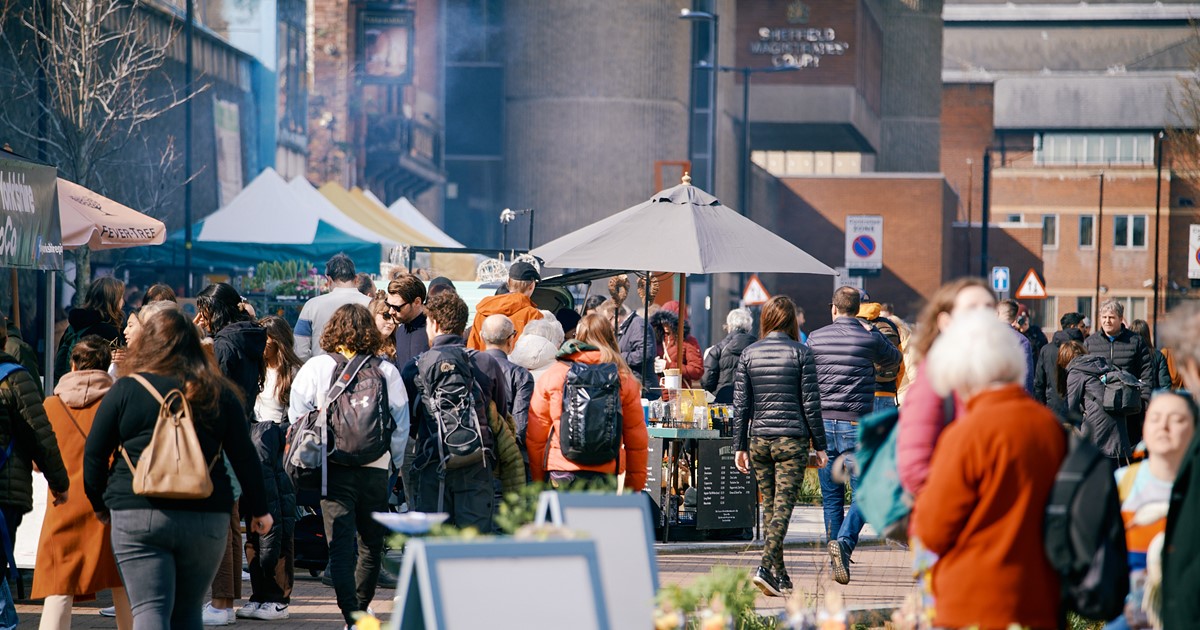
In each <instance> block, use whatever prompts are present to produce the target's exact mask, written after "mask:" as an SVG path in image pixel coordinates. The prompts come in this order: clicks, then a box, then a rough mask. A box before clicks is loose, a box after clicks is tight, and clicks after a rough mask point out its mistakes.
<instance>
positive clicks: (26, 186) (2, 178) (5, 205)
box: [0, 153, 63, 269]
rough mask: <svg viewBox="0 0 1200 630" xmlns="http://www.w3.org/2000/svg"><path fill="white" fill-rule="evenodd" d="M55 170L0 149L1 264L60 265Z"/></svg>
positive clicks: (61, 258)
mask: <svg viewBox="0 0 1200 630" xmlns="http://www.w3.org/2000/svg"><path fill="white" fill-rule="evenodd" d="M57 180H58V171H57V170H56V169H55V168H53V167H50V166H42V165H40V164H34V163H32V162H27V161H24V160H21V159H18V158H15V157H12V156H10V155H8V154H2V153H0V267H16V268H18V269H62V264H63V248H62V233H61V229H60V226H59V218H58V186H57Z"/></svg>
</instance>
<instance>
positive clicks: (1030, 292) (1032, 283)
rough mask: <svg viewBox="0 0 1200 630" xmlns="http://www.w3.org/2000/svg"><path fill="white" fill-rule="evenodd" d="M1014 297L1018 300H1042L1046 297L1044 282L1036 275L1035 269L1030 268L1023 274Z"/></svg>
mask: <svg viewBox="0 0 1200 630" xmlns="http://www.w3.org/2000/svg"><path fill="white" fill-rule="evenodd" d="M1015 297H1016V298H1017V299H1018V300H1044V299H1046V297H1047V296H1046V284H1045V283H1044V282H1042V279H1041V278H1039V277H1038V275H1037V272H1036V271H1034V270H1033V269H1030V270H1029V272H1028V273H1026V274H1025V279H1024V280H1022V281H1021V286H1020V288H1018V289H1017V294H1016V296H1015Z"/></svg>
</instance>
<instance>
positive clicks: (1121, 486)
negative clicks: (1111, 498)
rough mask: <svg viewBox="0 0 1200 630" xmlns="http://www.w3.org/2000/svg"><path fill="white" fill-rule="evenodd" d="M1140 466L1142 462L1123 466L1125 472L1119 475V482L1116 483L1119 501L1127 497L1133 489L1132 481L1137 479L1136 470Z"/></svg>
mask: <svg viewBox="0 0 1200 630" xmlns="http://www.w3.org/2000/svg"><path fill="white" fill-rule="evenodd" d="M1141 467H1142V462H1137V463H1136V464H1130V465H1129V466H1127V467H1126V468H1125V474H1124V475H1123V476H1122V477H1121V483H1118V484H1117V497H1118V498H1119V499H1120V500H1121V503H1124V502H1125V499H1127V498H1129V493H1130V492H1131V491H1133V483H1134V482H1135V481H1137V475H1138V470H1140V469H1141Z"/></svg>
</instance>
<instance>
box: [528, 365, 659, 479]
mask: <svg viewBox="0 0 1200 630" xmlns="http://www.w3.org/2000/svg"><path fill="white" fill-rule="evenodd" d="M567 360H569V361H578V362H580V363H591V364H596V363H599V362H600V351H599V350H586V351H583V352H577V353H575V354H572V355H569V356H568V357H567ZM570 369H571V368H570V364H568V363H565V362H563V361H558V362H556V363H555V364H554V365H551V366H550V368H549V369H547V370H546V373H545V374H542V376H541V377H539V378H538V380H537V384H536V385H534V388H533V400H532V401H530V403H529V426H528V427H527V428H526V430H525V446H526V448H528V450H529V475H530V478H531V479H533V480H534V481H542V480H544V479H545V477H546V473H547V472H548V471H551V470H557V471H578V470H587V471H594V472H602V473H611V472H613V464H612V462H606V463H604V464H599V465H596V466H584V465H581V464H577V463H575V462H573V461H571V460H569V459H567V458H566V457H564V456H563V454H562V450H561V449H560V448H559V441H558V437H557V436H558V433H559V428H558V427H559V420H560V419H561V418H562V397H563V385H564V384H565V383H566V380H567V371H568V370H570ZM621 416H622V417H621V420H622V426H623V428H624V430H623V432H622V436H621V463H620V470H621V471H623V472H624V473H625V487H626V488H627V489H629V490H633V491H635V492H640V491H641V490H642V488H643V487H645V485H646V461H647V458H648V456H649V453H648V451H647V447H648V446H649V444H650V436H649V435H648V434H647V432H646V416H645V414H644V413H643V412H642V386H641V384H640V383H638V381H637V379H635V378H634V377H633V375H632V374H622V375H621ZM551 428H553V431H554V435H555V437H554V439H550V432H551ZM547 442H549V449H550V450H549V453H548V454H547V452H546V448H547ZM543 462H545V463H543Z"/></svg>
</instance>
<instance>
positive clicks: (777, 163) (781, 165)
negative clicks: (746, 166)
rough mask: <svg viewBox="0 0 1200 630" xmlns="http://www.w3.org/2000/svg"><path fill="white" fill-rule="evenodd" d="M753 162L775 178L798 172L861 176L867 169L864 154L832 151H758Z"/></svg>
mask: <svg viewBox="0 0 1200 630" xmlns="http://www.w3.org/2000/svg"><path fill="white" fill-rule="evenodd" d="M750 161H752V162H754V163H755V164H757V165H758V166H760V167H761V168H762V169H763V170H765V171H767V172H768V173H770V174H772V175H774V176H775V177H795V176H797V175H857V174H859V173H861V172H862V169H863V156H862V154H861V153H843V152H831V151H754V152H752V153H751V154H750Z"/></svg>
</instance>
